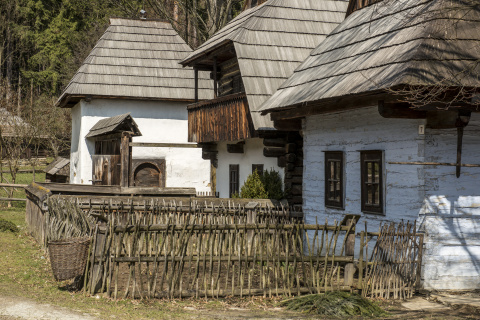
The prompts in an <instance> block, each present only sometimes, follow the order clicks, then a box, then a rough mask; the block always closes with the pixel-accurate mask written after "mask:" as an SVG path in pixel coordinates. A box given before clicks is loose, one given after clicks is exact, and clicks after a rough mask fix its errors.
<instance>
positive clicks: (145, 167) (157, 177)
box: [134, 162, 165, 187]
mask: <svg viewBox="0 0 480 320" xmlns="http://www.w3.org/2000/svg"><path fill="white" fill-rule="evenodd" d="M163 178H164V177H163V172H162V171H161V170H160V169H159V168H158V167H157V166H156V165H154V164H153V163H148V162H146V163H142V164H140V165H139V166H138V167H136V169H135V173H134V185H135V187H164V186H165V183H164V179H163Z"/></svg>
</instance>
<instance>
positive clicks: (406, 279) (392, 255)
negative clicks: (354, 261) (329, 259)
mask: <svg viewBox="0 0 480 320" xmlns="http://www.w3.org/2000/svg"><path fill="white" fill-rule="evenodd" d="M360 238H361V239H360V257H359V269H360V271H362V270H363V271H364V272H359V278H358V281H359V287H360V288H362V294H363V296H365V297H372V298H384V299H392V298H393V299H406V298H410V297H412V295H413V294H414V293H415V290H416V289H417V288H418V287H419V285H420V273H421V264H422V250H423V234H419V233H417V232H416V224H415V223H413V224H411V223H409V222H407V223H399V224H397V225H395V224H394V223H391V224H384V225H382V226H381V227H380V229H379V232H363V231H362V232H361V233H360ZM375 238H376V242H375V244H374V245H373V249H372V250H371V256H370V258H369V259H367V261H364V257H367V258H368V257H369V254H370V253H369V249H368V244H369V242H374V239H375Z"/></svg>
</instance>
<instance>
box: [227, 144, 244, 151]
mask: <svg viewBox="0 0 480 320" xmlns="http://www.w3.org/2000/svg"><path fill="white" fill-rule="evenodd" d="M244 145H245V142H239V143H235V144H227V152H228V153H243V146H244Z"/></svg>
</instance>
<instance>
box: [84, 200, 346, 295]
mask: <svg viewBox="0 0 480 320" xmlns="http://www.w3.org/2000/svg"><path fill="white" fill-rule="evenodd" d="M170 209H172V208H170ZM262 211H263V212H262ZM165 213H167V214H160V215H159V214H147V215H142V216H140V217H139V216H138V215H136V214H135V213H134V212H132V213H131V214H129V215H127V217H126V216H125V215H124V214H122V213H117V212H111V213H110V214H109V215H108V218H107V219H106V220H107V221H108V222H106V223H105V225H104V226H99V227H97V229H96V232H95V234H94V237H93V246H92V248H93V250H92V252H91V254H90V261H89V265H88V266H87V277H86V279H85V284H86V290H87V291H88V292H90V293H92V294H93V293H95V292H97V291H106V292H107V294H108V295H109V296H113V297H114V298H127V297H130V298H145V297H149V298H153V297H157V298H159V297H168V298H173V297H189V296H195V297H219V296H225V295H238V296H244V295H264V296H266V295H268V296H272V295H292V294H295V295H296V294H302V293H318V292H325V291H327V290H351V284H345V279H344V272H343V270H344V266H345V265H347V264H353V262H354V257H353V255H351V256H347V255H345V250H346V247H347V240H348V238H349V237H348V235H350V234H354V232H355V225H354V223H351V224H350V225H349V226H346V225H343V226H342V225H340V224H338V223H334V224H333V225H328V223H325V224H315V225H305V224H301V223H296V222H295V221H294V220H292V219H289V218H288V210H285V209H283V210H274V209H269V210H244V209H243V208H240V209H239V211H238V212H236V213H235V214H234V215H230V214H227V215H223V214H221V213H220V214H219V215H212V214H208V216H205V215H204V212H202V210H198V211H197V209H196V208H192V210H191V211H189V212H175V211H174V210H168V208H166V209H165ZM217 213H218V212H217ZM253 215H255V217H252V216H253ZM207 217H208V218H207ZM249 220H250V221H252V222H253V223H247V221H249ZM239 221H244V222H240V223H239ZM350 239H351V238H350Z"/></svg>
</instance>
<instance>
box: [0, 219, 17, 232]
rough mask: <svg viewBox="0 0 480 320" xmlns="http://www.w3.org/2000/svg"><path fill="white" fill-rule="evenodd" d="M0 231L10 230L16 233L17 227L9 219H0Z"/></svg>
mask: <svg viewBox="0 0 480 320" xmlns="http://www.w3.org/2000/svg"><path fill="white" fill-rule="evenodd" d="M0 231H1V232H7V231H10V232H13V233H17V232H18V228H17V226H16V225H15V224H14V223H12V222H10V221H7V220H3V219H0Z"/></svg>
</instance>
